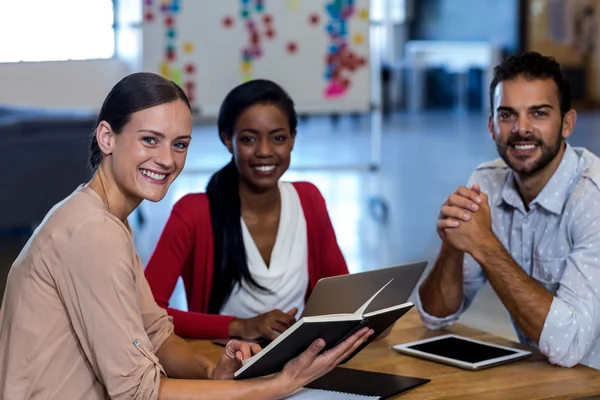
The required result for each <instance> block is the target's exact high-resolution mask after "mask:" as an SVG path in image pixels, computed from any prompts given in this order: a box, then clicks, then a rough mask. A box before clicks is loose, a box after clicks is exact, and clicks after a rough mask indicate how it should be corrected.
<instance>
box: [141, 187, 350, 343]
mask: <svg viewBox="0 0 600 400" xmlns="http://www.w3.org/2000/svg"><path fill="white" fill-rule="evenodd" d="M293 185H294V187H295V188H296V191H297V192H298V197H299V198H300V204H301V205H302V210H303V211H304V216H305V218H306V234H307V238H308V278H309V279H308V280H309V284H308V290H307V293H306V299H308V296H309V295H310V293H311V291H312V289H313V288H314V287H315V284H316V283H317V281H318V280H319V279H321V278H324V277H328V276H335V275H343V274H347V273H348V267H347V265H346V261H345V260H344V256H343V255H342V252H341V250H340V248H339V246H338V244H337V240H336V236H335V233H334V231H333V226H332V225H331V220H330V219H329V214H328V213H327V208H326V205H325V200H324V199H323V196H321V193H320V192H319V190H318V189H317V188H316V187H315V186H314V185H313V184H311V183H307V182H294V183H293ZM213 271H214V244H213V235H212V225H211V219H210V209H209V203H208V196H207V195H206V194H205V193H194V194H188V195H186V196H184V197H183V198H181V199H180V200H179V201H178V202H177V203H176V204H175V206H174V207H173V210H172V212H171V216H170V217H169V220H168V221H167V223H166V225H165V228H164V230H163V232H162V234H161V237H160V239H159V241H158V244H157V245H156V248H155V250H154V252H153V254H152V257H151V258H150V260H149V262H148V265H147V266H146V270H145V275H146V279H147V280H148V283H149V284H150V288H151V289H152V294H153V295H154V299H155V300H156V302H157V303H158V305H159V306H161V307H163V308H165V309H166V310H167V312H168V313H169V315H171V316H172V317H173V323H174V325H175V333H176V334H177V335H179V336H183V337H190V338H200V339H220V338H228V337H229V323H230V322H231V320H232V319H234V317H233V316H228V315H218V314H207V311H208V303H209V300H210V291H211V287H212V279H213ZM179 276H181V277H182V278H183V283H184V285H185V291H186V297H187V302H188V309H189V311H187V312H186V311H181V310H177V309H174V308H170V307H169V299H170V298H171V295H172V294H173V290H174V289H175V285H176V283H177V279H178V278H179Z"/></svg>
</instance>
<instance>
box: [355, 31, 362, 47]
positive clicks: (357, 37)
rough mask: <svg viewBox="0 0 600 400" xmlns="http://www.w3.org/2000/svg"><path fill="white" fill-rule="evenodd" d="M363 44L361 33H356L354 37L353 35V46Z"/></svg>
mask: <svg viewBox="0 0 600 400" xmlns="http://www.w3.org/2000/svg"><path fill="white" fill-rule="evenodd" d="M364 42H365V37H364V36H363V35H362V33H357V34H356V35H354V44H357V45H359V46H360V45H361V44H363V43H364Z"/></svg>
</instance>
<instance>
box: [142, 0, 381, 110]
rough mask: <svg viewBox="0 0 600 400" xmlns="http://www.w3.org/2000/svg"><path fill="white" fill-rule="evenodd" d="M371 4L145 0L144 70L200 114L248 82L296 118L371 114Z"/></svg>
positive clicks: (357, 0) (350, 0)
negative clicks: (260, 83)
mask: <svg viewBox="0 0 600 400" xmlns="http://www.w3.org/2000/svg"><path fill="white" fill-rule="evenodd" d="M368 10H369V0H218V1H216V0H144V22H143V30H142V31H143V69H144V70H145V71H151V72H157V73H160V74H161V75H163V76H165V77H167V78H169V79H172V80H173V81H175V82H176V83H177V84H179V85H180V86H181V87H182V88H183V89H184V90H185V91H186V93H187V94H188V96H189V97H190V100H191V102H192V106H194V107H196V108H197V109H198V110H199V113H200V115H203V116H210V117H213V116H216V115H217V114H218V109H219V106H220V104H221V102H222V100H223V98H224V97H225V95H226V94H227V93H228V92H229V91H230V90H231V89H233V88H234V87H235V86H237V85H238V84H241V83H243V82H245V81H248V80H251V79H259V78H264V79H270V80H273V81H275V82H276V83H278V84H280V85H281V86H282V87H283V88H284V89H285V90H287V91H288V93H289V94H290V96H291V97H292V99H293V100H294V102H295V103H296V110H297V111H298V112H299V113H311V114H314V113H333V112H364V111H368V110H370V108H371V87H370V85H371V82H370V73H371V71H370V62H369V12H368Z"/></svg>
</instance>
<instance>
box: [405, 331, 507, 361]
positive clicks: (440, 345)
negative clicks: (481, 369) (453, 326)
mask: <svg viewBox="0 0 600 400" xmlns="http://www.w3.org/2000/svg"><path fill="white" fill-rule="evenodd" d="M407 348H409V349H414V350H418V351H421V352H423V353H429V354H434V355H437V356H440V357H446V358H452V359H454V360H459V361H463V362H467V363H473V364H475V363H479V362H482V361H486V360H491V359H494V358H500V357H505V356H510V355H513V354H515V353H517V352H516V351H511V350H508V349H499V348H497V347H492V346H486V345H484V344H480V343H474V342H471V341H469V340H463V339H459V338H455V337H446V338H442V339H439V340H432V341H430V342H427V343H420V344H415V345H412V346H407Z"/></svg>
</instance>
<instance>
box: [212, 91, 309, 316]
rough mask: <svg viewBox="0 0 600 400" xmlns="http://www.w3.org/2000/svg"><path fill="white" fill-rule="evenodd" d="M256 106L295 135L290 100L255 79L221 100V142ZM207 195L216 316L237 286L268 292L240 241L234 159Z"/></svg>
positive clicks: (293, 113) (239, 211) (219, 174)
mask: <svg viewBox="0 0 600 400" xmlns="http://www.w3.org/2000/svg"><path fill="white" fill-rule="evenodd" d="M257 104H273V105H275V106H277V107H278V108H279V109H280V110H281V111H282V112H283V113H284V114H285V115H286V116H287V120H288V124H289V129H290V132H295V131H296V126H297V125H298V117H297V115H296V111H295V110H294V102H293V101H292V99H291V98H290V96H289V95H288V94H287V93H286V92H285V90H283V88H281V87H280V86H279V85H277V84H276V83H274V82H271V81H269V80H264V79H257V80H253V81H249V82H246V83H243V84H241V85H239V86H237V87H236V88H234V89H233V90H232V91H231V92H229V94H228V95H227V96H226V97H225V99H224V100H223V103H222V104H221V108H220V110H219V119H218V128H219V137H220V138H221V141H223V135H225V136H227V137H229V138H232V137H233V134H234V129H235V124H236V122H237V120H238V118H239V117H240V116H241V115H242V114H243V113H244V111H246V110H247V109H248V108H250V107H251V106H254V105H257ZM223 142H224V141H223ZM206 194H207V195H208V200H209V204H210V216H211V219H212V230H213V238H214V250H215V251H214V254H215V257H214V258H215V264H214V274H213V285H212V289H211V294H210V303H209V307H208V308H209V312H210V313H213V314H218V313H219V312H220V311H221V307H222V306H223V304H224V303H225V301H226V300H227V299H228V298H229V295H230V294H231V291H232V290H233V288H234V286H235V285H236V284H237V283H240V284H241V283H242V282H245V283H247V284H248V285H250V286H253V287H255V288H257V289H258V290H262V291H267V289H266V288H264V287H262V286H261V285H259V284H258V283H257V282H256V281H255V280H254V278H252V275H251V274H250V270H249V269H248V263H247V261H246V250H245V248H244V240H243V237H242V225H241V217H242V210H241V201H240V193H239V174H238V170H237V167H236V165H235V160H234V159H232V160H231V162H229V163H228V164H227V165H226V166H225V167H223V168H222V169H221V170H219V171H217V172H216V173H215V174H214V175H213V176H212V177H211V179H210V181H209V182H208V185H207V187H206Z"/></svg>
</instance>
